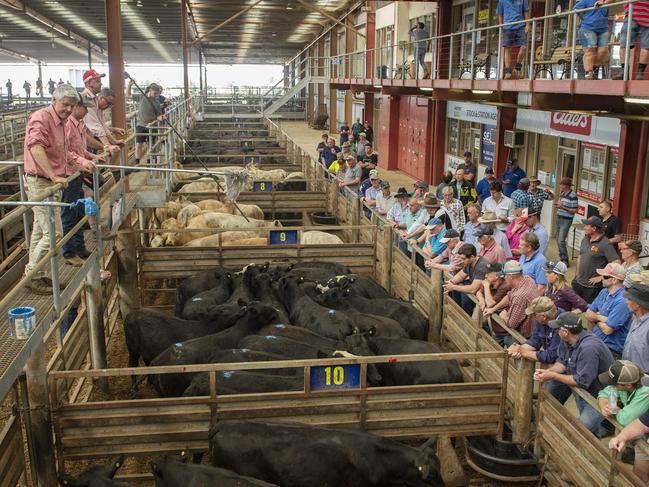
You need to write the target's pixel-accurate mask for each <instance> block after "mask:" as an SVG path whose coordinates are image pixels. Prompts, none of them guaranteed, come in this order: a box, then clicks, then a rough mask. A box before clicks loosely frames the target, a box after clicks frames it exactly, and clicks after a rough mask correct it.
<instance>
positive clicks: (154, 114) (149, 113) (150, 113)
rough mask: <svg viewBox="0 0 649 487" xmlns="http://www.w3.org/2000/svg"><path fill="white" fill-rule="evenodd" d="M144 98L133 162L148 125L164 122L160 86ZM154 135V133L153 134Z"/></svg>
mask: <svg viewBox="0 0 649 487" xmlns="http://www.w3.org/2000/svg"><path fill="white" fill-rule="evenodd" d="M144 93H145V96H143V97H142V99H141V100H140V103H139V105H138V108H137V124H136V127H135V132H136V136H135V162H136V163H137V162H139V161H140V159H141V158H142V157H143V156H144V152H145V147H146V146H147V144H148V143H149V133H150V132H151V127H150V125H151V124H152V123H154V122H155V121H156V120H157V121H162V120H164V115H163V113H162V106H161V105H160V101H159V96H160V93H162V86H160V85H159V84H157V83H151V84H150V85H149V86H147V88H146V91H145V92H144ZM153 135H155V133H154V134H153ZM326 150H327V147H326V146H325V150H323V153H322V155H323V157H324V156H325V152H326ZM328 154H329V155H330V156H333V158H335V153H332V152H328ZM333 158H332V159H330V160H329V162H328V164H327V167H329V164H331V163H332V162H333Z"/></svg>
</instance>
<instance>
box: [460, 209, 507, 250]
mask: <svg viewBox="0 0 649 487" xmlns="http://www.w3.org/2000/svg"><path fill="white" fill-rule="evenodd" d="M478 221H479V222H480V224H481V225H485V226H486V227H488V228H491V229H492V230H493V237H494V240H495V241H496V243H497V244H498V245H500V246H501V247H502V248H503V250H504V251H505V258H507V259H511V258H512V251H511V248H510V247H509V239H508V238H507V235H506V234H505V232H503V231H502V230H500V229H499V228H498V226H497V225H498V222H499V221H500V218H498V216H497V215H496V214H495V213H493V212H491V211H486V212H484V213H483V214H482V216H481V217H479V218H478ZM465 240H466V239H465ZM476 248H477V249H478V251H479V250H480V242H478V245H476Z"/></svg>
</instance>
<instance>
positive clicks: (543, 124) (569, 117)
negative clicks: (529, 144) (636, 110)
mask: <svg viewBox="0 0 649 487" xmlns="http://www.w3.org/2000/svg"><path fill="white" fill-rule="evenodd" d="M516 128H517V129H518V130H527V131H528V132H535V133H537V134H545V135H555V136H558V137H566V138H568V139H575V140H581V141H584V142H597V143H598V144H604V145H607V146H611V147H617V146H618V144H619V143H620V121H619V120H618V119H616V118H608V117H595V116H593V115H583V114H578V113H565V112H544V111H542V110H530V109H527V108H519V109H518V111H517V115H516Z"/></svg>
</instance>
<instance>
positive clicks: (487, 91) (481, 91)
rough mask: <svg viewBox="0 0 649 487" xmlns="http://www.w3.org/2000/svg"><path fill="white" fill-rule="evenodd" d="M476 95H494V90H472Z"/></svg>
mask: <svg viewBox="0 0 649 487" xmlns="http://www.w3.org/2000/svg"><path fill="white" fill-rule="evenodd" d="M471 93H473V94H474V95H493V94H494V92H493V90H471Z"/></svg>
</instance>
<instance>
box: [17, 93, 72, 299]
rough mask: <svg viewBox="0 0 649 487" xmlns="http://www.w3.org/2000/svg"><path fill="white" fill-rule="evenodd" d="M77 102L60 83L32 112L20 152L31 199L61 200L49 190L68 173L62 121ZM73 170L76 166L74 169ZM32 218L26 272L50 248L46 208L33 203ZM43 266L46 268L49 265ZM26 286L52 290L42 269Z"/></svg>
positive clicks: (56, 211) (57, 213)
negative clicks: (47, 101) (49, 100)
mask: <svg viewBox="0 0 649 487" xmlns="http://www.w3.org/2000/svg"><path fill="white" fill-rule="evenodd" d="M78 103H79V94H78V93H77V90H75V89H74V88H73V87H72V86H70V85H61V86H59V87H57V88H56V90H54V94H53V96H52V103H51V105H49V106H47V107H45V108H41V109H40V110H37V111H35V112H34V113H32V114H31V115H30V117H29V119H28V121H27V126H26V128H25V140H24V150H23V155H24V158H25V164H24V168H25V184H26V190H27V197H28V198H29V200H30V201H40V200H46V201H60V200H61V194H60V192H59V191H54V193H52V194H47V193H50V192H51V191H52V189H53V187H54V186H55V185H57V184H61V185H63V187H64V188H65V186H67V181H66V177H67V176H68V175H69V174H70V173H69V169H70V167H69V166H68V159H71V157H70V154H69V152H70V147H69V145H68V141H67V138H66V136H65V125H66V122H67V119H68V118H69V116H70V115H71V114H72V111H73V110H74V108H75V107H76V106H77V104H78ZM75 170H76V169H75ZM32 212H33V213H34V222H33V226H32V234H31V239H30V241H29V261H28V262H27V265H26V266H25V274H29V273H30V272H31V271H32V270H33V269H34V267H35V266H36V264H37V263H38V262H39V261H40V260H41V259H42V258H43V257H44V256H45V254H47V252H48V251H49V250H50V234H49V209H48V208H47V207H45V206H33V207H32ZM52 213H53V215H54V229H55V233H56V240H59V239H60V238H61V237H62V234H63V233H62V225H61V210H60V208H58V207H54V208H52ZM44 269H49V265H48V266H45V268H44ZM28 287H29V289H30V290H31V291H32V292H33V293H35V294H41V295H50V294H52V280H51V279H50V278H49V277H48V276H47V275H46V273H45V270H40V271H38V272H36V274H35V275H33V276H32V278H31V280H30V282H29V284H28Z"/></svg>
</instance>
